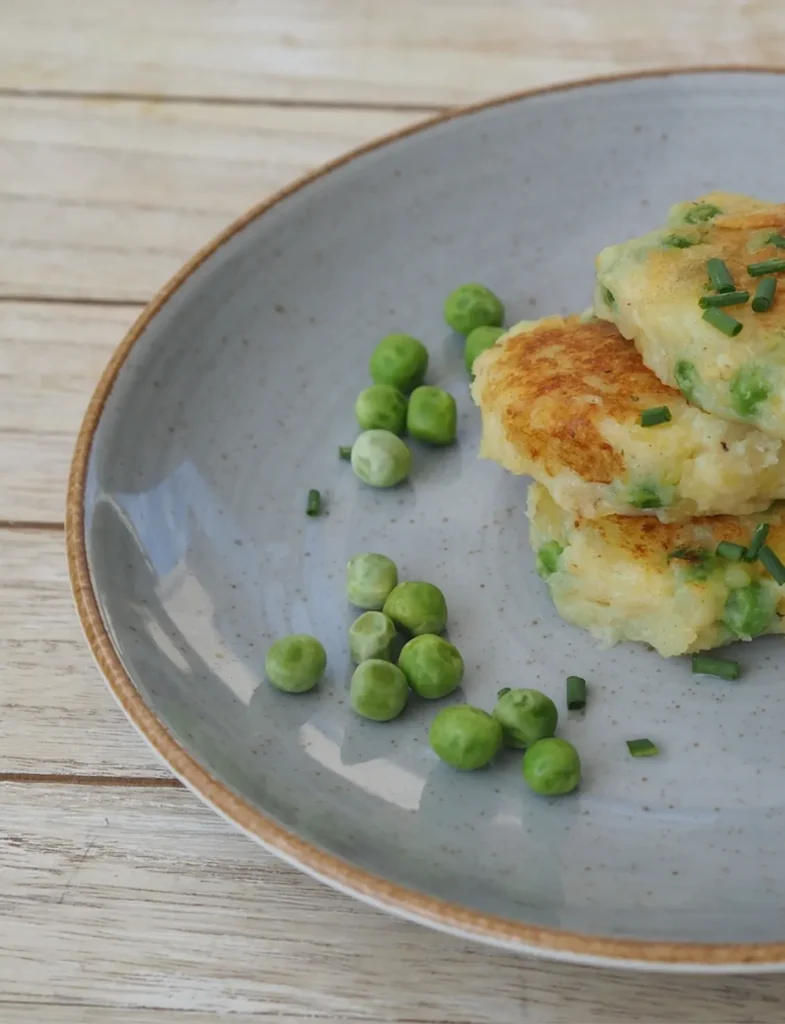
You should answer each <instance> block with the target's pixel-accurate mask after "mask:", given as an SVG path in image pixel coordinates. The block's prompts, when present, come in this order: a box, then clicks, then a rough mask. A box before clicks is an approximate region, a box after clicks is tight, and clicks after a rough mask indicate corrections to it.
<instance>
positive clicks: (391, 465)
mask: <svg viewBox="0 0 785 1024" xmlns="http://www.w3.org/2000/svg"><path fill="white" fill-rule="evenodd" d="M411 467H412V453H411V452H410V451H409V449H408V448H407V447H406V445H405V444H404V443H403V441H402V440H401V439H400V437H396V435H395V434H392V433H391V432H390V431H389V430H366V431H365V433H364V434H360V436H359V437H358V438H357V440H356V441H355V442H354V444H353V445H352V469H353V470H354V472H355V475H356V476H358V477H359V478H360V479H361V480H362V482H363V483H365V484H368V485H369V486H371V487H395V485H396V484H399V483H401V482H402V481H403V480H405V479H406V477H407V476H408V475H409V471H410V470H411Z"/></svg>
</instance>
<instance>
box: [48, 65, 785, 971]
mask: <svg viewBox="0 0 785 1024" xmlns="http://www.w3.org/2000/svg"><path fill="white" fill-rule="evenodd" d="M737 73H740V74H761V75H763V74H766V75H779V76H781V77H783V76H785V68H782V67H779V68H778V67H768V66H766V65H764V64H752V65H744V64H731V65H726V64H714V65H708V64H707V65H700V66H692V67H690V66H687V67H662V68H651V69H645V70H639V71H630V72H620V73H617V74H608V75H598V76H591V77H588V78H581V79H575V80H568V81H564V82H556V83H552V84H549V85H541V86H535V87H533V88H528V89H524V90H521V91H516V92H512V93H505V94H503V95H501V96H494V97H491V98H490V99H486V100H481V101H479V102H477V103H472V104H468V105H462V106H459V107H454V108H450V109H448V110H446V111H442V112H440V113H437V114H435V115H434V116H432V117H428V118H426V119H424V120H422V121H417V122H415V123H414V124H411V125H408V126H406V127H404V128H401V129H397V130H395V131H393V132H389V133H387V134H385V135H382V136H380V137H378V138H375V139H373V140H371V141H370V142H367V143H364V144H363V145H361V146H358V147H356V148H354V149H351V150H349V151H348V152H346V153H344V154H342V155H341V156H339V157H337V158H336V159H334V160H331V161H329V162H328V163H325V164H323V165H321V166H319V167H317V168H316V169H314V170H312V171H309V172H308V173H306V174H304V175H301V176H300V177H298V178H296V179H295V180H294V181H293V182H291V183H289V184H287V185H285V186H284V187H283V188H281V189H279V190H277V191H276V192H274V193H273V194H272V195H271V196H268V197H267V198H266V199H264V200H262V201H261V202H259V203H257V204H255V205H254V206H252V207H251V208H250V209H249V210H248V211H246V212H245V213H243V214H241V215H240V216H239V217H238V218H236V219H235V220H234V221H232V222H231V223H230V224H229V226H228V227H226V228H224V229H223V231H221V232H220V233H219V234H218V235H216V236H215V237H214V238H213V239H212V240H211V241H210V242H208V243H207V244H206V245H204V246H203V247H202V248H201V249H199V250H198V252H197V253H196V254H195V255H194V256H192V257H191V259H189V260H188V261H187V262H186V263H185V264H184V266H183V267H182V268H181V269H180V270H179V271H178V272H177V273H176V274H175V275H174V276H173V277H171V278H170V279H169V281H168V282H167V283H166V284H164V285H163V287H162V288H160V289H159V291H158V292H157V293H156V294H155V295H154V296H153V298H152V299H151V300H150V302H149V303H148V304H147V305H146V306H145V307H144V309H143V310H142V311H141V313H140V314H139V316H138V317H137V318H136V320H135V321H134V323H133V325H132V326H131V328H130V329H129V330H128V332H127V333H126V334H125V336H124V338H123V339H122V341H121V342H120V343H119V345H118V346H117V348H116V349H115V351H114V352H113V354H112V356H111V358H110V360H109V362H108V363H107V365H106V367H105V368H104V370H103V372H102V374H101V376H100V378H99V381H98V384H97V385H96V388H95V391H94V392H93V395H92V397H91V399H90V401H89V404H88V406H87V410H86V412H85V414H84V418H83V420H82V423H81V426H80V428H79V432H78V434H77V438H76V443H75V448H74V453H73V456H72V461H71V467H70V472H69V477H68V487H67V495H66V508H65V543H66V555H67V561H68V575H69V580H70V585H71V592H72V595H73V599H74V603H75V605H76V611H77V614H78V617H79V620H80V623H81V626H82V630H83V632H84V635H85V639H86V640H87V644H88V646H89V648H90V650H91V652H92V655H93V657H94V659H95V661H96V663H97V665H98V668H99V670H100V671H101V674H102V675H103V677H104V679H105V680H106V683H107V685H108V686H109V689H110V690H111V692H112V694H113V695H114V697H115V699H116V700H117V702H118V703H119V704H120V706H121V708H122V709H123V711H124V712H125V714H126V716H127V717H128V719H129V720H130V721H131V723H132V725H134V726H135V727H136V729H137V730H138V732H139V733H140V734H141V735H142V737H143V738H144V739H145V740H146V741H147V743H148V744H149V745H150V746H151V747H152V749H153V750H154V751H155V753H157V754H158V756H159V757H160V758H161V760H162V761H163V762H164V763H165V764H166V765H167V766H168V767H169V768H170V769H171V770H172V772H173V773H174V774H175V775H176V776H177V778H179V779H180V781H181V782H183V783H184V784H185V786H187V788H188V789H190V790H191V791H192V792H193V793H194V794H195V795H196V796H198V797H199V798H200V799H201V800H202V801H203V802H204V803H206V804H207V805H208V806H210V807H211V808H212V809H213V810H214V811H217V812H218V813H219V814H220V815H221V816H222V817H223V818H225V819H226V820H227V821H229V822H230V823H231V824H233V825H235V826H236V827H237V828H239V829H240V830H242V831H243V832H245V833H246V834H247V835H248V836H249V837H250V838H252V839H255V840H256V841H258V842H259V843H261V845H262V846H264V847H265V848H266V849H267V850H269V851H270V852H272V853H274V854H276V855H278V856H279V857H281V858H282V859H283V860H285V861H287V862H288V863H290V864H292V865H294V866H295V867H297V868H299V869H301V870H303V871H305V872H307V873H308V874H310V875H312V876H313V877H315V878H317V879H319V880H320V881H322V882H325V883H326V884H328V885H331V886H332V887H334V888H337V889H339V890H341V891H343V892H345V893H348V894H349V895H352V896H354V897H357V898H359V899H361V900H363V901H364V902H365V903H369V904H371V905H372V906H375V907H377V908H379V909H383V910H385V911H387V912H390V913H392V914H395V915H396V916H399V917H404V918H407V919H409V920H412V921H415V922H417V923H419V924H425V925H429V926H430V927H433V928H436V929H438V930H440V931H443V932H447V933H450V934H452V935H456V936H459V937H462V938H471V939H476V940H479V941H482V942H485V943H487V944H490V945H495V946H497V947H501V948H504V949H507V950H510V951H513V952H519V953H528V954H532V955H535V956H540V957H545V958H549V959H554V960H563V961H570V962H573V963H584V964H597V965H603V966H614V967H625V966H626V967H630V968H638V969H648V970H670V971H680V970H681V971H692V972H703V973H709V972H711V973H730V972H731V971H747V972H749V971H757V972H761V971H765V970H769V971H773V970H783V969H785V942H750V943H695V942H679V941H669V940H647V939H632V938H613V937H605V936H594V935H590V934H585V933H581V932H573V931H564V930H561V929H557V928H550V927H542V926H538V925H530V924H525V923H522V922H518V921H513V920H511V919H508V918H504V917H501V916H499V915H493V914H485V913H482V912H480V911H475V910H471V909H469V908H467V907H464V906H462V905H460V904H458V903H453V902H451V901H447V900H442V899H439V898H436V897H433V896H428V895H426V894H425V893H421V892H418V891H417V890H414V889H410V888H408V887H406V886H403V885H399V884H397V883H393V882H390V881H387V880H386V879H384V878H382V877H380V876H378V875H375V874H373V873H372V872H369V871H366V870H364V869H362V868H359V867H356V866H354V865H353V864H350V863H349V862H348V861H345V860H343V859H342V858H340V857H337V856H335V855H334V854H331V853H328V852H326V851H324V850H321V849H319V848H318V847H317V846H315V845H314V844H312V843H310V842H308V841H306V840H304V839H300V838H299V837H298V836H296V835H294V834H293V833H292V832H290V831H288V830H287V829H285V828H283V827H282V826H280V825H278V824H277V823H276V822H274V821H273V820H272V819H271V818H268V817H267V816H266V815H265V814H264V813H263V812H262V811H261V810H258V809H257V808H255V807H253V806H252V805H251V804H249V803H248V802H247V801H245V800H243V799H242V798H241V797H239V796H237V795H236V794H234V793H233V792H232V791H231V789H230V788H229V787H228V786H226V785H225V784H223V783H222V782H220V781H219V780H218V779H216V778H214V777H213V776H212V775H211V774H210V773H209V771H208V770H207V769H205V768H203V767H202V766H201V765H200V764H198V762H197V761H196V760H194V758H192V757H191V756H190V754H188V753H187V752H186V751H185V749H184V748H183V747H182V746H180V744H179V743H178V742H177V741H176V740H175V739H174V737H173V736H172V735H171V734H170V733H169V731H168V730H167V728H166V727H165V726H164V724H163V723H162V722H161V721H160V720H159V719H158V718H157V717H156V715H155V714H154V712H153V711H152V710H151V708H149V707H148V706H147V704H146V703H145V701H144V699H143V698H142V695H141V693H140V692H139V691H138V690H137V688H136V686H135V685H134V683H133V680H132V679H131V677H130V675H129V674H128V673H127V672H126V670H125V668H124V667H123V665H122V662H121V660H120V657H119V654H118V652H117V650H116V649H115V647H114V644H113V643H112V640H111V637H110V634H109V630H108V628H107V626H106V623H105V622H104V618H103V614H102V612H101V607H100V604H99V601H98V597H97V594H96V592H95V590H94V588H93V582H92V577H91V573H90V568H89V563H88V557H87V543H86V530H85V497H86V495H85V484H86V478H87V470H88V465H89V462H90V456H91V454H92V447H93V441H94V437H95V433H96V430H97V428H98V425H99V423H100V421H101V418H102V415H103V411H104V407H105V405H106V402H107V400H108V398H109V395H110V394H111V391H112V388H113V386H114V383H115V381H116V379H117V376H118V374H119V373H120V371H121V369H122V367H123V365H124V364H125V361H126V360H127V358H128V356H129V355H130V352H131V350H132V348H133V346H134V345H135V344H136V342H137V341H138V340H139V338H140V337H141V335H142V334H143V333H144V331H145V330H146V328H147V327H148V325H149V324H150V323H151V322H152V320H153V319H154V318H155V316H157V314H158V313H159V312H160V311H161V309H163V307H164V306H165V305H166V303H167V302H168V301H169V300H170V299H171V298H172V297H173V295H174V294H175V293H176V292H177V291H178V290H179V288H180V287H181V286H182V285H183V284H184V283H185V282H186V281H187V280H188V279H189V278H190V277H191V276H192V275H193V274H194V273H195V271H197V270H198V269H199V267H201V265H202V264H203V263H204V262H205V261H206V260H207V259H208V258H209V257H210V256H212V255H213V254H214V253H215V252H216V251H217V250H219V249H220V248H221V246H223V245H224V244H226V243H227V242H228V241H230V240H231V239H232V238H233V237H234V236H235V235H237V234H238V233H239V232H241V231H243V230H244V229H245V228H246V227H248V225H250V224H251V223H253V222H254V221H256V220H258V219H259V218H260V217H262V216H263V215H264V214H265V213H266V212H267V211H269V210H271V209H272V208H274V207H275V206H277V205H278V204H279V203H281V202H282V201H284V200H285V199H287V198H288V197H289V196H291V195H293V194H294V193H296V192H299V191H300V190H301V189H303V188H305V187H307V186H308V185H310V184H311V183H312V182H315V181H317V180H319V179H320V178H323V177H326V176H327V175H329V174H331V173H332V172H333V171H335V170H338V169H339V168H341V167H343V166H345V165H346V164H349V163H351V162H352V161H353V160H355V159H357V158H358V157H362V156H364V155H366V154H368V153H371V152H373V151H375V150H378V149H382V148H383V147H385V146H387V145H389V144H391V143H394V142H397V141H399V140H401V139H405V138H408V137H410V136H413V135H418V134H420V133H421V132H427V131H428V130H430V129H431V128H433V127H435V126H437V125H441V124H445V123H447V122H449V121H453V120H457V119H459V118H462V117H466V116H468V115H471V114H475V113H478V112H481V111H484V110H491V109H494V108H496V107H501V106H504V105H506V104H508V103H515V102H518V101H520V100H525V99H530V98H533V97H537V96H544V95H548V94H551V93H559V92H568V91H579V90H583V89H586V88H591V87H594V86H598V85H605V84H611V83H616V82H634V81H640V80H645V79H650V78H672V77H679V76H684V77H687V76H690V75H704V74H737Z"/></svg>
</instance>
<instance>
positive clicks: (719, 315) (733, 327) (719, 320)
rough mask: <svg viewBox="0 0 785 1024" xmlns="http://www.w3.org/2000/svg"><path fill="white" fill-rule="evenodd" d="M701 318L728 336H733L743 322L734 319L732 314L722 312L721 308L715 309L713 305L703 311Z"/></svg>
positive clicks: (739, 329)
mask: <svg viewBox="0 0 785 1024" xmlns="http://www.w3.org/2000/svg"><path fill="white" fill-rule="evenodd" d="M703 319H704V320H705V321H706V323H707V324H711V326H712V327H716V328H717V330H718V331H722V333H723V334H727V336H728V337H729V338H735V337H736V335H737V334H738V333H739V331H741V329H742V327H744V324H743V323H741V322H740V321H739V320H735V319H734V318H733V317H732V316H728V314H727V313H724V312H723V311H722V310H721V309H715V308H714V307H713V306H709V308H708V309H707V310H706V311H705V312H704V314H703Z"/></svg>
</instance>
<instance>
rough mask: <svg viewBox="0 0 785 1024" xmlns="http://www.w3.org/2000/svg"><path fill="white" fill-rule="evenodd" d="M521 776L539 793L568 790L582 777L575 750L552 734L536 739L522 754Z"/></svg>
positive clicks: (557, 794)
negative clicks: (545, 737)
mask: <svg viewBox="0 0 785 1024" xmlns="http://www.w3.org/2000/svg"><path fill="white" fill-rule="evenodd" d="M523 777H524V779H525V780H526V782H527V784H528V785H529V788H530V789H533V790H534V792H535V793H540V794H541V795H542V796H562V795H564V794H565V793H571V792H572V791H573V790H574V789H575V788H576V787H577V785H578V783H579V782H580V781H581V760H580V758H579V757H578V751H577V750H576V749H575V747H574V746H573V745H572V743H568V742H567V740H562V739H557V738H556V737H555V736H551V737H549V738H547V739H542V740H538V741H537V742H536V743H533V744H532V745H531V746H530V747H529V748H528V750H527V751H526V753H525V754H524V755H523Z"/></svg>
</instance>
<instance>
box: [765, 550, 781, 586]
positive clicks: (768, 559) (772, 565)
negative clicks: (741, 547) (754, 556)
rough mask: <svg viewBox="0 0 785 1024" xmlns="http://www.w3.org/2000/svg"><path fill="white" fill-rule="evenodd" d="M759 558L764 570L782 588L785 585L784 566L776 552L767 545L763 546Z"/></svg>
mask: <svg viewBox="0 0 785 1024" xmlns="http://www.w3.org/2000/svg"><path fill="white" fill-rule="evenodd" d="M759 557H760V560H761V564H762V565H763V567H764V569H766V571H767V572H768V573H769V575H771V576H773V577H774V579H775V580H776V581H777V583H779V585H780V586H782V584H783V583H785V565H783V564H782V562H781V561H780V560H779V558H778V557H777V554H776V552H775V551H773V550H772V549H771V548H770V547H769V545H768V544H764V545H763V547H762V548H761V549H760V555H759Z"/></svg>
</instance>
